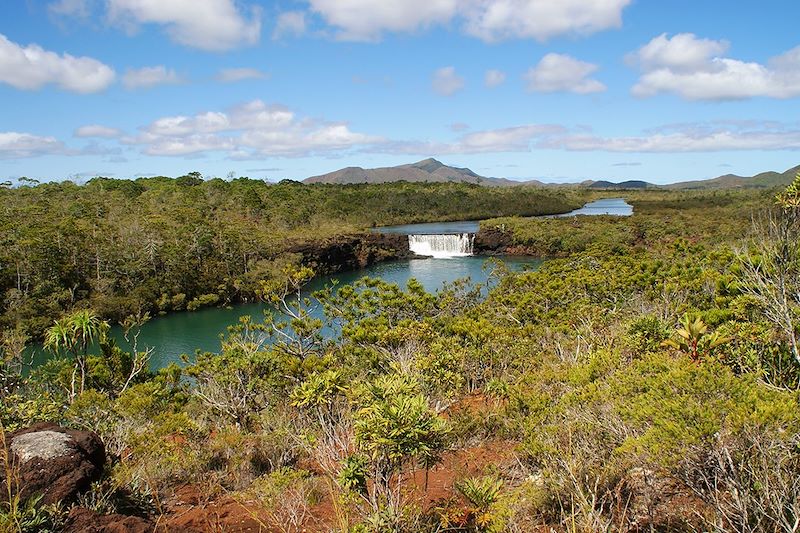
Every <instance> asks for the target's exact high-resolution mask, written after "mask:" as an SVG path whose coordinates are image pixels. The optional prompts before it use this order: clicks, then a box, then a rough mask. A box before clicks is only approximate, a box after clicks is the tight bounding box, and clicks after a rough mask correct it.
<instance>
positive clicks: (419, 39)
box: [0, 0, 800, 183]
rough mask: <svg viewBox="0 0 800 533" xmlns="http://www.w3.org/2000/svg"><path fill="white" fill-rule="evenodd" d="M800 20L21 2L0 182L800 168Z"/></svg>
mask: <svg viewBox="0 0 800 533" xmlns="http://www.w3.org/2000/svg"><path fill="white" fill-rule="evenodd" d="M798 20H800V2H797V1H795V0H762V1H759V2H755V1H745V0H742V1H736V2H731V1H730V0H703V1H702V2H697V1H696V0H695V1H687V0H670V1H668V2H667V1H663V0H558V1H556V0H381V1H377V0H307V1H299V0H298V1H290V0H285V1H282V2H266V1H264V0H6V1H5V2H3V3H2V5H0V102H2V104H0V106H1V107H0V180H5V179H10V180H12V181H13V180H15V179H16V178H18V177H19V176H29V177H33V178H37V179H40V180H62V179H73V180H76V181H82V180H85V179H89V178H91V177H94V176H96V175H105V176H115V177H136V176H138V175H151V174H163V175H170V176H178V175H181V174H184V173H186V172H190V171H195V170H196V171H199V172H201V173H203V174H204V175H205V176H219V177H225V176H227V175H229V173H233V174H235V175H237V176H250V177H252V178H262V179H269V180H279V179H282V178H291V179H303V178H306V177H308V176H312V175H315V174H321V173H325V172H329V171H332V170H336V169H338V168H341V167H345V166H363V167H376V166H390V165H397V164H403V163H408V162H413V161H416V160H419V159H423V158H426V157H436V158H438V159H440V160H441V161H443V162H445V163H447V164H452V165H455V166H467V167H470V168H472V169H473V170H475V171H476V172H478V173H480V174H483V175H486V176H498V177H508V178H512V179H531V178H536V179H543V180H545V181H578V180H582V179H587V178H588V179H611V180H623V179H644V180H648V181H652V182H655V183H667V182H672V181H680V180H686V179H702V178H709V177H714V176H717V175H720V174H725V173H728V172H734V173H738V174H742V175H750V174H753V173H757V172H760V171H763V170H785V169H787V168H789V167H792V166H794V165H796V164H798V163H800V32H798V31H797V21H798Z"/></svg>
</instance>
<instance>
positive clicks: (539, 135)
mask: <svg viewBox="0 0 800 533" xmlns="http://www.w3.org/2000/svg"><path fill="white" fill-rule="evenodd" d="M565 131H566V129H565V128H564V127H563V126H558V125H555V124H528V125H523V126H512V127H509V128H498V129H490V130H483V131H475V132H471V133H467V134H465V135H462V136H460V137H459V138H458V139H456V140H455V141H453V142H449V143H447V142H418V141H398V142H389V143H385V144H381V145H378V146H376V147H374V149H373V151H374V152H380V153H392V154H414V155H420V154H439V155H444V154H448V155H449V154H484V153H497V152H528V151H530V150H531V145H532V143H533V142H534V141H537V140H539V141H541V140H542V139H546V138H548V137H550V136H552V135H558V134H561V133H563V132H565Z"/></svg>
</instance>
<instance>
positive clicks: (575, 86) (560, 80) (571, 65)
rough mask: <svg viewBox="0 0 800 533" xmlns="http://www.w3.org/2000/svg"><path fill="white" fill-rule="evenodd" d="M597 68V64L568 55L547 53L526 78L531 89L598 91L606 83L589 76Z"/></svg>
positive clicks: (541, 90) (581, 92)
mask: <svg viewBox="0 0 800 533" xmlns="http://www.w3.org/2000/svg"><path fill="white" fill-rule="evenodd" d="M597 68H598V67H597V65H593V64H592V63H586V62H585V61H579V60H577V59H575V58H574V57H570V56H568V55H563V54H547V55H546V56H544V57H543V58H542V60H541V61H539V64H538V65H536V66H535V67H533V68H531V69H530V70H528V72H527V73H526V74H525V80H526V81H527V82H528V90H529V91H537V92H548V93H549V92H561V91H566V92H573V93H578V94H589V93H597V92H602V91H605V90H606V86H605V85H603V84H602V83H600V82H599V81H597V80H595V79H592V78H590V77H589V76H590V75H592V74H593V73H594V72H596V71H597Z"/></svg>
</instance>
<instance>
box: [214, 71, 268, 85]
mask: <svg viewBox="0 0 800 533" xmlns="http://www.w3.org/2000/svg"><path fill="white" fill-rule="evenodd" d="M267 77H268V75H267V73H266V72H261V71H260V70H258V69H255V68H224V69H222V70H220V71H219V72H217V75H216V76H214V79H215V80H217V81H221V82H223V83H234V82H237V81H244V80H263V79H264V78H267Z"/></svg>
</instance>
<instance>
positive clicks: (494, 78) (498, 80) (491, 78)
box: [483, 69, 506, 88]
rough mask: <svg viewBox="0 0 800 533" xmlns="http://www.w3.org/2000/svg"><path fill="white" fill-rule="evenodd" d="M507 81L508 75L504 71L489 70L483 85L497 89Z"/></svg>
mask: <svg viewBox="0 0 800 533" xmlns="http://www.w3.org/2000/svg"><path fill="white" fill-rule="evenodd" d="M505 81H506V73H505V72H503V71H502V70H494V69H492V70H487V71H486V75H485V76H484V78H483V83H484V85H486V86H487V87H490V88H491V87H497V86H499V85H502V84H503V83H504V82H505Z"/></svg>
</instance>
